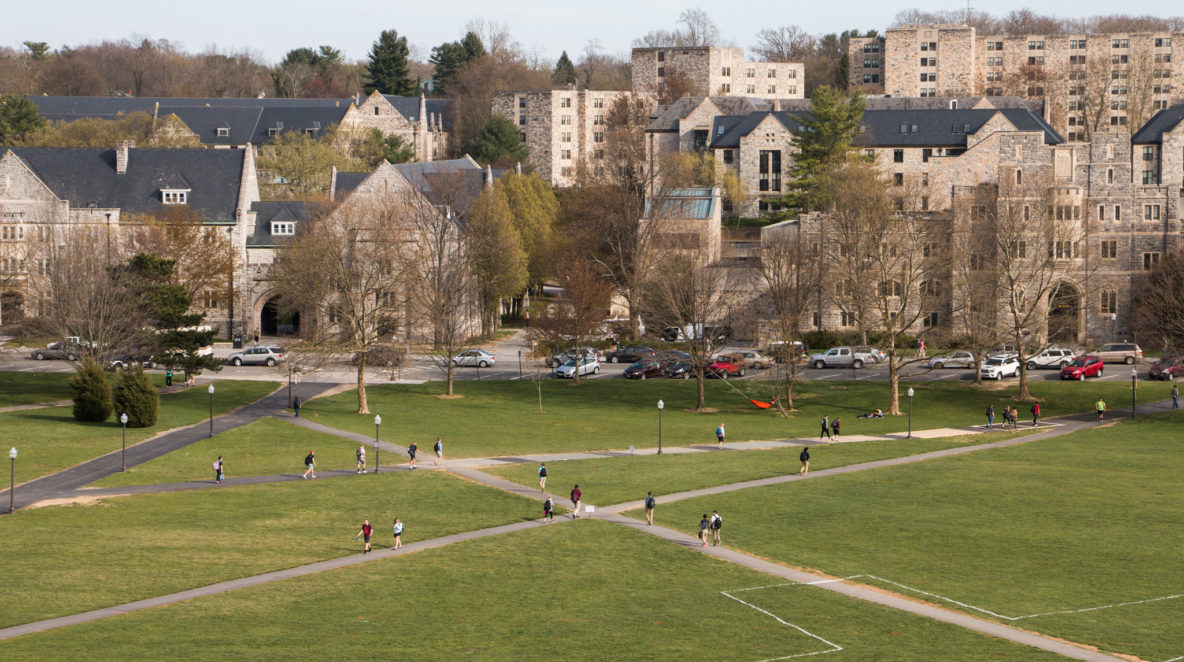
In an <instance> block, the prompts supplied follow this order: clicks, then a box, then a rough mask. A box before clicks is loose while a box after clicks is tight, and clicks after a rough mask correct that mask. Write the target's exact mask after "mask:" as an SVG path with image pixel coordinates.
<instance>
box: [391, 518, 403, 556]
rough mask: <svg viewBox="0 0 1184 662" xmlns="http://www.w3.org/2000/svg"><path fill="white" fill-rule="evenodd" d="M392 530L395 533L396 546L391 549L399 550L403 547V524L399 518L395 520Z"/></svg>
mask: <svg viewBox="0 0 1184 662" xmlns="http://www.w3.org/2000/svg"><path fill="white" fill-rule="evenodd" d="M392 530H393V531H394V533H395V546H394V547H392V548H391V549H399V548H400V547H402V546H403V523H402V522H400V521H399V518H398V517H396V518H395V525H394V527H393V529H392Z"/></svg>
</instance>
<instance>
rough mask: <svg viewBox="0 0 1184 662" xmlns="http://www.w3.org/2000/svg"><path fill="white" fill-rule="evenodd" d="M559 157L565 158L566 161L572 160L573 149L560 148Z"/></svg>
mask: <svg viewBox="0 0 1184 662" xmlns="http://www.w3.org/2000/svg"><path fill="white" fill-rule="evenodd" d="M559 158H561V159H563V160H564V161H570V160H571V150H570V149H561V150H559Z"/></svg>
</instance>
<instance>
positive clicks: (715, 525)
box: [711, 510, 724, 547]
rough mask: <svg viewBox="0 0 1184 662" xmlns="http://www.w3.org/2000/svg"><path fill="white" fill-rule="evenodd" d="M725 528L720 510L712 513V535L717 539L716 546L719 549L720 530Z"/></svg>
mask: <svg viewBox="0 0 1184 662" xmlns="http://www.w3.org/2000/svg"><path fill="white" fill-rule="evenodd" d="M723 526H724V520H723V518H722V517H720V516H719V511H718V510H713V511H711V535H712V536H714V537H715V546H716V547H719V530H720V529H722V528H723Z"/></svg>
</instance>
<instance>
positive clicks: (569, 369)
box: [555, 357, 600, 379]
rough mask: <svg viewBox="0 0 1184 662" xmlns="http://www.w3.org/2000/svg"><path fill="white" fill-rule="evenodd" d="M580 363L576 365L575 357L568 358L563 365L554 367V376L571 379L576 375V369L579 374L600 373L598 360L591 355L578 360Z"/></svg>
mask: <svg viewBox="0 0 1184 662" xmlns="http://www.w3.org/2000/svg"><path fill="white" fill-rule="evenodd" d="M579 362H580V365H579V367H578V368H577V367H576V359H568V360H567V361H566V362H565V363H564V364H563V365H561V366H559V367H558V368H555V376H556V377H563V378H567V379H571V378H573V377H575V376H576V373H577V371H578V372H579V375H580V376H581V377H583V376H584V375H596V374H599V373H600V361H597V360H596V359H594V358H591V357H585V358H582V359H580V360H579Z"/></svg>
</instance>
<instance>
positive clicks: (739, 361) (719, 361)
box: [707, 356, 744, 379]
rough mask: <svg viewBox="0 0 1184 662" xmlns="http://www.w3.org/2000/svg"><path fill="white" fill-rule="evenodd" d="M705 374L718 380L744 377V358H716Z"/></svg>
mask: <svg viewBox="0 0 1184 662" xmlns="http://www.w3.org/2000/svg"><path fill="white" fill-rule="evenodd" d="M707 374H708V375H711V376H713V377H719V378H720V379H727V378H728V377H743V376H744V358H743V357H740V356H717V357H715V361H712V362H711V365H709V366H707Z"/></svg>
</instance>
